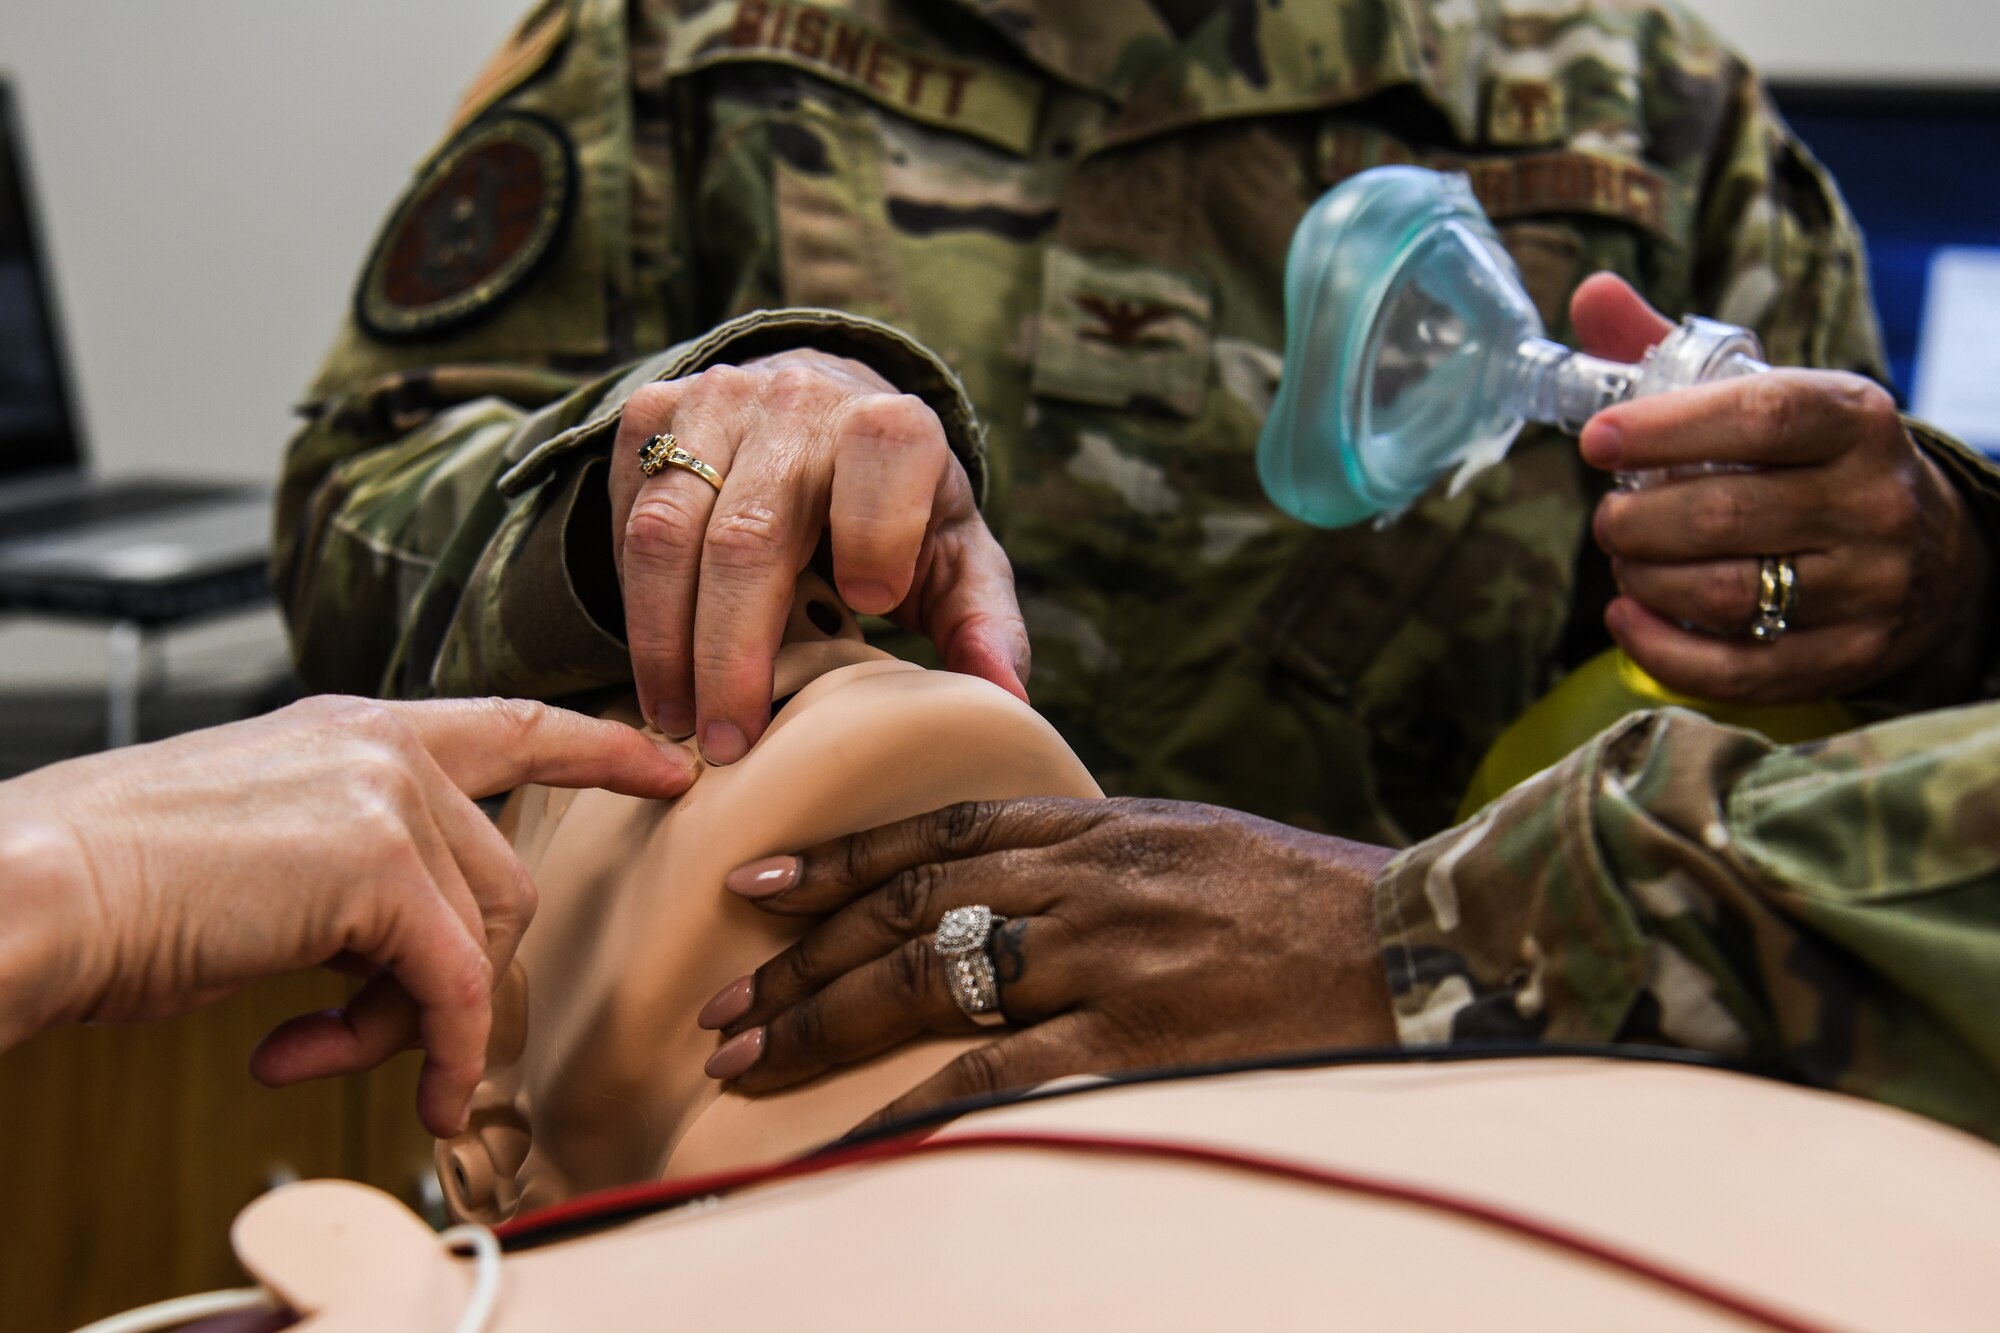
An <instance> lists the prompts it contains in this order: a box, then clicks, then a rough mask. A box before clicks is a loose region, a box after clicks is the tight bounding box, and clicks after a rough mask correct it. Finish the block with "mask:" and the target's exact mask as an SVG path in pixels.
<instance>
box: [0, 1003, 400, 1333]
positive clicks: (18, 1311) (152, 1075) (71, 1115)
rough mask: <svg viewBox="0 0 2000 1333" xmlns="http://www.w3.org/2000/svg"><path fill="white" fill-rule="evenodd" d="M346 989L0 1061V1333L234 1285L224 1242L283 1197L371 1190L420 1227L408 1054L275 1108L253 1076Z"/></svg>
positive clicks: (278, 1100)
mask: <svg viewBox="0 0 2000 1333" xmlns="http://www.w3.org/2000/svg"><path fill="white" fill-rule="evenodd" d="M348 988H349V987H348V983H345V982H343V981H342V980H341V979H340V978H338V977H335V976H332V975H330V974H318V975H306V976H297V977H289V978H285V979H283V980H282V981H278V982H273V983H270V984H268V985H266V986H262V987H259V988H256V989H254V990H252V991H249V992H246V993H245V994H242V995H239V996H236V997H235V998H234V999H232V1000H229V1001H226V1002H224V1003H223V1004H220V1005H216V1006H214V1007H213V1008H210V1009H206V1010H203V1011H202V1012H200V1013H198V1014H191V1015H189V1016H187V1017H185V1018H182V1019H178V1020H175V1021H173V1022H170V1023H160V1024H151V1025H147V1026H142V1027H116V1028H112V1027H93V1028H65V1029H60V1030H58V1031H54V1032H48V1033H44V1034H43V1035H42V1036H40V1037H38V1038H36V1039H35V1040H33V1041H30V1042H28V1043H26V1044H25V1045H23V1046H20V1047H18V1048H16V1049H15V1050H12V1051H9V1052H7V1053H5V1054H4V1055H0V1330H5V1333H61V1331H62V1330H67V1329H71V1328H74V1327H76V1326H77V1325H79V1324H83V1323H87V1322H89V1321H90V1320H93V1319H97V1318H101V1317H102V1316H104V1315H106V1314H109V1313H113V1312H115V1311H119V1310H125V1309H129V1308H131V1307H133V1306H136V1305H143V1304H146V1303H148V1302H150V1301H156V1300H161V1299H164V1298H166V1297H168V1296H178V1295H184V1294H186V1293H189V1292H196V1291H208V1290H212V1289H214V1288H217V1287H234V1286H242V1285H244V1283H245V1281H246V1279H245V1277H244V1275H243V1272H242V1270H241V1269H239V1268H238V1267H237V1266H236V1261H235V1259H234V1257H233V1256H232V1254H231V1252H230V1249H229V1224H230V1222H231V1221H232V1220H233V1219H234V1218H235V1216H236V1214H237V1212H238V1211H240V1210H241V1209H242V1207H243V1205H245V1204H246V1203H248V1202H249V1201H250V1200H251V1199H253V1198H255V1197H256V1196H257V1195H258V1194H260V1193H262V1192H263V1191H264V1190H266V1189H269V1188H270V1187H271V1186H272V1185H274V1184H279V1183H282V1182H284V1181H286V1180H290V1179H299V1178H305V1179H310V1178H313V1177H322V1176H346V1177H350V1178H352V1179H356V1180H365V1181H367V1182H368V1183H370V1184H372V1185H376V1186H379V1187H380V1188H382V1189H385V1190H388V1191H389V1192H390V1193H392V1194H394V1195H396V1196H397V1197H398V1198H400V1199H402V1200H403V1201H404V1202H406V1203H408V1204H410V1206H412V1207H413V1208H417V1209H418V1211H420V1212H422V1211H424V1208H423V1206H422V1205H423V1198H422V1192H423V1189H424V1182H425V1181H427V1179H428V1178H429V1175H430V1170H431V1167H430V1150H431V1140H430V1137H429V1135H427V1134H426V1133H425V1132H424V1130H423V1127H422V1126H421V1125H420V1124H419V1123H418V1122H417V1117H416V1100H415V1099H416V1078H417V1068H418V1057H417V1056H416V1055H415V1054H414V1053H409V1054H405V1055H403V1056H401V1057H399V1058H398V1059H397V1060H396V1061H394V1062H393V1063H391V1064H390V1065H388V1066H385V1067H384V1068H382V1069H379V1070H377V1071H375V1072H374V1073H373V1074H369V1075H365V1076H360V1077H355V1078H348V1079H339V1080H325V1081H322V1082H319V1083H311V1084H306V1085H304V1086H301V1087H296V1088H287V1089H284V1090H282V1091H271V1090H267V1089H264V1088H260V1087H258V1086H257V1085H256V1084H255V1083H253V1082H251V1080H250V1076H249V1074H248V1072H247V1063H248V1060H249V1056H250V1051H251V1048H252V1047H253V1046H255V1045H256V1043H257V1040H258V1038H260V1037H261V1036H262V1035H263V1034H264V1033H265V1032H266V1031H267V1030H268V1029H269V1028H270V1027H271V1026H272V1025H274V1024H275V1023H277V1022H279V1021H280V1020H282V1019H285V1018H288V1017H290V1016H291V1015H293V1014H297V1013H303V1012H306V1011H308V1010H311V1009H321V1008H327V1007H330V1006H332V1005H336V1004H338V1003H340V1001H341V999H342V998H343V997H344V995H345V994H346V992H347V990H348Z"/></svg>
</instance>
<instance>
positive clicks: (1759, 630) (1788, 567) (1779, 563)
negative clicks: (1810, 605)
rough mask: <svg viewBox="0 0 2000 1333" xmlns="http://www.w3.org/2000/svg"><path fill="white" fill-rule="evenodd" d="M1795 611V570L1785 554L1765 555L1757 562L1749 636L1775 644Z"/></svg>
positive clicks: (1796, 574) (1797, 592)
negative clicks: (1755, 587)
mask: <svg viewBox="0 0 2000 1333" xmlns="http://www.w3.org/2000/svg"><path fill="white" fill-rule="evenodd" d="M1798 612H1799V571H1798V570H1797V569H1796V568H1794V567H1793V565H1792V558H1791V557H1790V556H1787V555H1767V556H1765V557H1764V558H1763V559H1762V560H1760V561H1758V562H1757V617H1756V619H1754V620H1752V621H1751V622H1750V637H1751V638H1753V639H1755V640H1756V641H1757V642H1759V643H1776V642H1777V641H1778V640H1779V639H1781V638H1783V637H1784V634H1785V631H1786V630H1788V629H1790V628H1791V627H1792V625H1791V621H1792V617H1793V616H1795V615H1797V614H1798Z"/></svg>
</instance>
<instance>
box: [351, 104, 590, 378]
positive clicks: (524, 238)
mask: <svg viewBox="0 0 2000 1333" xmlns="http://www.w3.org/2000/svg"><path fill="white" fill-rule="evenodd" d="M575 194H576V158H575V155H574V153H572V151H571V150H570V143H569V137H568V136H567V135H565V134H564V133H563V130H562V127H561V126H559V125H557V124H555V123H554V122H553V121H549V120H544V119H543V118H542V117H540V116H533V115H528V114H526V113H524V112H518V111H514V112H504V113H502V114H499V115H494V116H487V117H485V118H483V119H480V120H478V121H475V122H474V123H473V124H471V125H470V126H468V127H467V128H466V130H465V132H464V133H463V134H461V135H459V136H458V137H457V138H456V139H454V140H452V141H451V142H450V143H448V144H446V145H445V147H444V148H443V149H442V150H441V151H440V152H439V153H438V155H437V156H436V157H434V158H433V159H431V162H430V165H428V166H426V167H425V168H424V170H423V171H422V173H420V174H419V175H418V177H417V179H416V182H415V183H414V184H413V185H411V186H410V188H409V190H408V191H407V192H405V194H404V195H403V198H402V201H401V202H400V203H398V204H397V205H396V210H395V212H393V213H391V214H390V215H389V221H388V223H387V224H386V225H385V226H384V227H383V228H382V234H381V235H380V236H379V237H377V238H376V241H375V249H374V252H373V253H372V254H371V255H370V256H369V257H368V267H367V268H366V269H364V270H363V271H362V274H361V285H360V287H359V288H357V289H356V291H355V293H354V316H355V318H356V319H357V320H358V321H359V322H360V324H361V327H362V328H364V329H366V330H367V331H368V332H369V333H372V334H374V335H375V336H376V337H378V338H383V339H389V340H397V339H406V338H423V337H430V336H433V335H435V334H439V333H443V332H445V331H447V330H449V329H453V328H457V327H460V326H462V325H464V324H468V323H470V322H472V321H473V320H475V319H478V318H479V317H480V316H482V315H484V314H486V313H487V312H488V311H490V310H492V309H494V308H495V307H496V306H498V305H499V304H500V303H501V302H503V301H505V300H506V299H507V298H508V297H509V296H511V295H513V293H514V292H515V291H517V290H519V288H520V286H521V284H522V283H523V282H526V281H527V280H528V278H529V277H531V276H532V275H533V274H534V272H535V270H536V269H537V268H538V267H540V265H541V263H542V261H543V260H545V259H546V258H548V256H549V254H550V253H551V252H552V251H553V250H554V249H555V246H556V243H557V242H558V241H559V240H560V239H561V238H562V232H563V228H564V227H565V226H566V225H567V224H568V222H569V213H570V205H571V202H572V200H573V199H574V197H575Z"/></svg>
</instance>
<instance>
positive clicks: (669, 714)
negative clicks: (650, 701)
mask: <svg viewBox="0 0 2000 1333" xmlns="http://www.w3.org/2000/svg"><path fill="white" fill-rule="evenodd" d="M653 725H654V726H656V727H658V728H659V729H660V730H661V731H664V732H665V733H667V735H669V736H671V737H673V738H674V739H675V740H677V741H684V740H686V739H687V738H688V737H690V736H692V735H694V709H692V708H690V707H688V706H687V705H686V704H675V703H662V704H660V705H658V706H656V707H655V708H654V709H653Z"/></svg>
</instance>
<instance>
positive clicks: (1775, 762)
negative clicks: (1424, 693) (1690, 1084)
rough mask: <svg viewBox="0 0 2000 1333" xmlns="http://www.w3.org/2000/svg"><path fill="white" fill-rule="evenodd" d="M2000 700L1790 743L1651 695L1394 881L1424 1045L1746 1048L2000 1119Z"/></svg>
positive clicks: (1930, 1103) (1796, 1070) (1398, 864)
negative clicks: (1996, 1018) (1657, 702)
mask: <svg viewBox="0 0 2000 1333" xmlns="http://www.w3.org/2000/svg"><path fill="white" fill-rule="evenodd" d="M1996 830H2000V705H1980V706H1977V707H1973V708H1966V709H1959V710H1953V711H1948V712H1940V713H1930V714H1923V715H1919V716H1913V717H1908V718H1903V719H1899V720H1897V721H1894V722H1889V723H1884V724H1881V725H1879V726H1876V727H1873V728H1869V729H1867V730H1863V731H1857V732H1853V733H1849V734H1847V735H1845V736H1841V737H1838V738H1835V739H1834V740H1831V741H1827V742H1821V743H1818V744H1816V745H1809V746H1800V747H1795V748H1792V749H1781V748H1778V747H1775V746H1773V745H1772V744H1771V743H1770V742H1769V741H1767V740H1765V739H1764V738H1763V737H1761V736H1758V735H1756V734H1754V733H1750V732H1744V731H1738V730H1735V729H1732V728H1728V727H1724V726H1720V725H1718V724H1716V723H1713V722H1710V721H1708V720H1706V719H1704V718H1701V717H1699V716H1696V715H1694V714H1691V713H1684V712H1681V711H1678V710H1667V711H1664V712H1659V713H1644V714H1636V715H1634V716H1632V717H1630V718H1627V719H1625V720H1624V721H1623V722H1621V723H1620V724H1619V725H1618V726H1616V727H1614V728H1612V729H1611V730H1609V731H1607V732H1605V733H1603V734H1602V735H1600V736H1599V737H1598V738H1597V739H1596V740H1594V741H1593V742H1592V743H1591V744H1589V745H1588V746H1585V747H1584V748H1583V749H1581V750H1579V751H1577V752H1576V753H1575V754H1573V755H1572V756H1570V758H1568V759H1567V760H1565V761H1564V762H1563V763H1561V764H1559V765H1557V766H1556V767H1554V768H1552V769H1549V770H1548V771H1546V772H1545V773H1543V774H1541V775H1540V776H1539V777H1537V778H1535V779H1533V780H1531V781H1530V782H1528V783H1525V784H1523V785H1522V786H1520V787H1518V788H1516V789H1515V790H1514V791H1512V792H1510V793H1508V794H1507V795H1506V796H1504V797H1502V798H1500V799H1499V800H1498V801H1496V802H1494V803H1493V804H1492V805H1490V806H1488V807H1487V808H1486V809H1485V810H1483V811H1482V812H1481V813H1480V814H1479V815H1478V816H1476V817H1475V818H1474V819H1473V820H1471V821H1470V822H1468V823H1467V824H1464V825H1462V826H1460V827H1459V828H1456V829H1453V830H1451V831H1449V832H1447V833H1444V834H1440V835H1439V836H1437V837H1435V838H1433V839H1431V840H1429V841H1428V842H1425V843H1422V844H1420V845H1419V846H1417V847H1415V848H1412V849H1411V850H1409V851H1407V852H1405V853H1403V854H1402V855H1401V856H1399V857H1398V858H1397V859H1396V860H1394V861H1392V862H1391V863H1390V864H1389V865H1388V866H1387V867H1386V868H1385V869H1384V871H1383V874H1382V876H1381V878H1380V879H1379V880H1378V882H1377V885H1376V894H1375V897H1376V909H1377V920H1378V925H1379V928H1380V931H1381V937H1382V948H1383V963H1384V966H1385V968H1386V970H1387V974H1388V978H1389V984H1390V989H1391V991H1392V993H1393V996H1394V1003H1395V1009H1396V1021H1397V1025H1398V1030H1399V1033H1400V1036H1401V1039H1402V1040H1403V1042H1404V1043H1405V1044H1407V1045H1413V1046H1419V1045H1431V1044H1440V1043H1453V1042H1465V1041H1477V1040H1482V1039H1486V1040H1491V1039H1513V1040H1540V1041H1550V1042H1638V1043H1648V1044H1660V1045H1667V1046H1675V1047H1681V1048H1686V1049H1692V1050H1699V1051H1705V1052H1709V1053H1712V1054H1716V1055H1720V1056H1728V1057H1735V1058H1740V1059H1744V1060H1747V1061H1750V1062H1752V1063H1755V1064H1759V1065H1762V1066H1765V1067H1768V1068H1772V1069H1775V1070H1780V1071H1783V1072H1786V1073H1789V1074H1792V1075H1795V1076H1798V1077H1801V1078H1804V1079H1806V1080H1808V1081H1810V1082H1812V1083H1815V1084H1818V1085H1821V1086H1826V1087H1833V1088H1839V1089H1843V1090H1845V1091H1849V1092H1853V1093H1857V1094H1860V1095H1863V1096H1867V1097H1871V1098H1875V1099H1877V1100H1880V1101H1884V1102H1888V1103H1892V1104H1894V1105H1898V1106H1902V1107H1905V1108H1907V1109H1909V1110H1913V1111H1917V1112H1919V1113H1921V1114H1924V1115H1928V1116H1932V1117H1934V1118H1937V1119H1939V1120H1943V1121H1946V1122H1948V1123H1951V1124H1955V1125H1959V1126H1961V1127H1963V1128H1966V1129H1970V1130H1972V1131H1974V1132H1976V1133H1979V1134H1982V1135H1984V1136H1986V1137H1988V1138H1992V1139H1996V1140H2000V1025H1996V1024H1995V1023H1994V1022H1993V997H1994V996H1995V995H1996V994H2000V832H1996Z"/></svg>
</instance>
